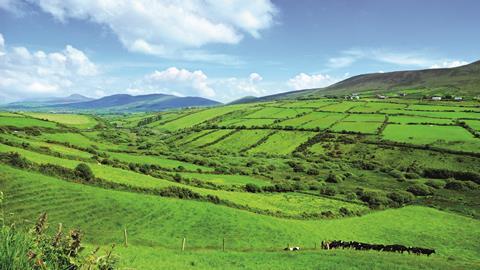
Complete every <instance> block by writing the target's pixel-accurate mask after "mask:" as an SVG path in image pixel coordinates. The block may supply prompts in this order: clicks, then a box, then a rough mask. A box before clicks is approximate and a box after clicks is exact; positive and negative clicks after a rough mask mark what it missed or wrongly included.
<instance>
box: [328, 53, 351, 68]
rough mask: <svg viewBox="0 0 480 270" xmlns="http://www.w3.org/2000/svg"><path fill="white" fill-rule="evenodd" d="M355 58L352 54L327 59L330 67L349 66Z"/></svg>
mask: <svg viewBox="0 0 480 270" xmlns="http://www.w3.org/2000/svg"><path fill="white" fill-rule="evenodd" d="M356 60H357V59H356V58H355V57H353V56H342V57H333V58H330V59H328V66H329V67H330V68H343V67H348V66H351V65H352V64H353V63H354V62H355V61H356Z"/></svg>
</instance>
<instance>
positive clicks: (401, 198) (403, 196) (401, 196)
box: [387, 191, 415, 205]
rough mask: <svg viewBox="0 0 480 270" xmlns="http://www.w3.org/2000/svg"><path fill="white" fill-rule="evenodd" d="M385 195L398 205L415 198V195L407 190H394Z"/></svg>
mask: <svg viewBox="0 0 480 270" xmlns="http://www.w3.org/2000/svg"><path fill="white" fill-rule="evenodd" d="M387 197H388V198H389V199H390V200H392V201H394V202H395V203H397V204H398V205H404V204H406V203H409V202H411V201H413V200H414V199H415V197H414V196H413V195H412V194H411V193H408V192H405V191H394V192H390V193H388V194H387Z"/></svg>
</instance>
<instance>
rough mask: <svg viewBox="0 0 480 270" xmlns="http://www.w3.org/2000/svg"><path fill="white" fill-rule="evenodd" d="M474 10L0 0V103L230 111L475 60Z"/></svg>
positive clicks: (437, 1) (374, 4)
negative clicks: (122, 101) (281, 95)
mask: <svg viewBox="0 0 480 270" xmlns="http://www.w3.org/2000/svg"><path fill="white" fill-rule="evenodd" d="M479 10H480V1H476V0H458V1H448V0H423V1H413V0H397V1H394V0H349V1H348V0H323V1H319V0H317V1H315V0H298V1H292V0H273V1H269V0H243V1H242V0H231V1H228V2H227V1H220V0H177V1H172V0H157V1H154V0H137V1H127V0H117V1H102V0H97V1H75V0H64V1H52V0H0V34H1V36H0V102H2V103H3V102H10V101H14V100H19V99H24V98H35V97H45V96H66V95H69V94H72V93H80V94H84V95H87V96H90V97H101V96H104V95H109V94H116V93H129V94H147V93H155V92H157V93H158V92H161V93H170V94H176V95H181V96H189V95H190V96H202V97H207V98H211V99H215V100H220V101H224V102H227V101H231V100H234V99H236V98H240V97H243V96H247V95H254V96H262V95H268V94H274V93H278V92H284V91H290V90H297V89H304V88H314V87H324V86H327V85H329V84H332V83H335V82H337V81H339V80H343V79H345V78H347V77H349V76H353V75H357V74H362V73H371V72H388V71H394V70H405V69H422V68H439V67H453V66H458V65H463V64H467V63H470V62H473V61H476V60H478V59H479V58H480V46H479V44H480V16H478V11H479Z"/></svg>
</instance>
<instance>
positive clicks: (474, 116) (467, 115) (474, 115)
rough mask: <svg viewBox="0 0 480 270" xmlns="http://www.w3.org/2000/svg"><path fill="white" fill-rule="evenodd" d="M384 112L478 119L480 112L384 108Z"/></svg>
mask: <svg viewBox="0 0 480 270" xmlns="http://www.w3.org/2000/svg"><path fill="white" fill-rule="evenodd" d="M382 113H387V114H390V115H392V114H394V115H396V114H403V115H413V116H424V117H433V118H445V119H478V118H480V113H474V112H441V111H438V112H429V111H407V110H383V111H382Z"/></svg>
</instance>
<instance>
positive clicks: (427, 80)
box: [248, 61, 480, 102]
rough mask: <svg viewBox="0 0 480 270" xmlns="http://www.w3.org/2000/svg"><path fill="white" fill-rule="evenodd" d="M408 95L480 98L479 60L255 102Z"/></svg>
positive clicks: (370, 77) (383, 75)
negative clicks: (479, 96)
mask: <svg viewBox="0 0 480 270" xmlns="http://www.w3.org/2000/svg"><path fill="white" fill-rule="evenodd" d="M352 93H359V94H363V95H372V96H373V95H376V94H382V95H384V94H387V95H393V94H398V93H406V94H407V96H411V97H421V96H424V95H430V96H432V95H454V96H464V97H473V96H478V95H480V61H477V62H474V63H471V64H468V65H465V66H460V67H455V68H439V69H424V70H409V71H395V72H387V73H371V74H363V75H358V76H354V77H351V78H348V79H346V80H343V81H341V82H338V83H336V84H333V85H331V86H328V87H325V88H316V89H305V90H299V91H291V92H285V93H281V94H276V95H270V96H265V97H260V98H257V99H254V100H249V101H248V102H252V101H269V100H277V99H294V98H307V97H319V96H329V95H330V96H343V95H349V94H352Z"/></svg>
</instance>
